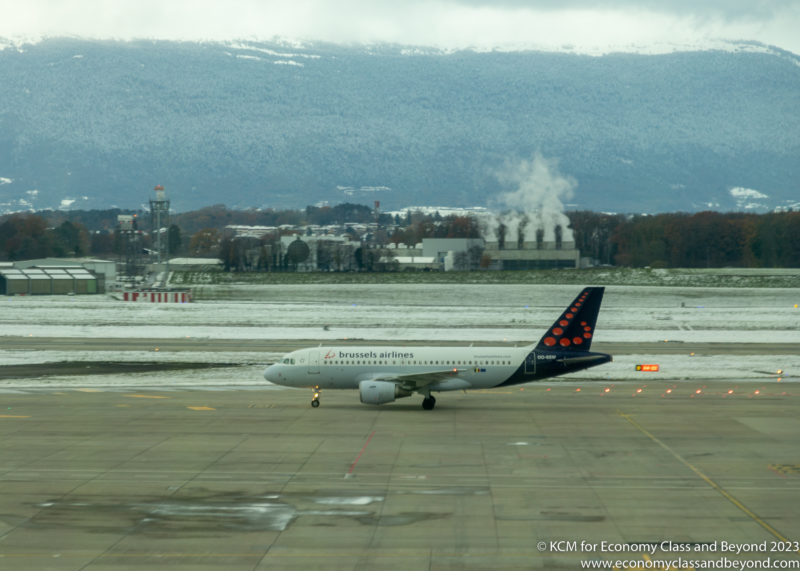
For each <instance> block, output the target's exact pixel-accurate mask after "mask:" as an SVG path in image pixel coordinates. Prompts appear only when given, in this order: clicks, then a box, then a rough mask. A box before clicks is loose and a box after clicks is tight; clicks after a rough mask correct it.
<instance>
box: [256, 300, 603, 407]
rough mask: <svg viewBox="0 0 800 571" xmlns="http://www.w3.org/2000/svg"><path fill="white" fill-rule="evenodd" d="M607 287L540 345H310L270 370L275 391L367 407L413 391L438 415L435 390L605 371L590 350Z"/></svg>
mask: <svg viewBox="0 0 800 571" xmlns="http://www.w3.org/2000/svg"><path fill="white" fill-rule="evenodd" d="M604 291H605V288H603V287H586V288H584V289H583V291H581V293H580V294H579V295H578V296H577V297H576V298H575V300H574V301H573V302H572V303H571V304H569V306H567V308H566V309H565V310H564V311H563V312H562V313H561V315H560V316H559V318H558V319H556V320H555V322H553V324H552V325H551V326H550V327H549V328H548V329H547V332H546V333H545V334H544V335H543V336H542V338H541V339H540V340H539V342H538V343H536V344H532V345H526V346H523V347H502V346H500V347H396V346H395V347H386V346H372V347H370V346H338V347H324V346H322V345H320V346H319V347H311V348H306V349H299V350H297V351H293V352H291V353H288V354H287V355H285V356H284V357H283V359H281V360H280V361H278V362H277V363H275V364H273V365H270V366H269V367H267V368H266V370H265V371H264V378H265V379H266V380H267V381H269V382H271V383H273V384H276V385H283V386H287V387H305V388H310V389H312V390H313V397H312V400H311V406H312V407H314V408H316V407H318V406H319V395H320V391H321V390H322V389H358V391H359V395H360V398H361V402H362V403H364V404H386V403H390V402H394V401H395V400H396V399H398V398H403V397H408V396H410V395H411V394H412V393H420V394H422V396H423V399H422V408H423V409H425V410H433V407H434V406H435V404H436V399H435V398H434V396H433V395H432V394H431V393H433V392H444V391H457V390H467V389H488V388H494V387H506V386H510V385H518V384H523V383H530V382H533V381H539V380H541V379H546V378H548V377H555V376H557V375H563V374H565V373H572V372H575V371H580V370H582V369H587V368H589V367H594V366H596V365H602V364H603V363H608V362H610V361H611V360H612V357H611V355H607V354H605V353H592V352H590V349H591V346H592V338H593V336H594V330H595V323H596V322H597V314H598V312H599V311H600V303H601V302H602V301H603V293H604Z"/></svg>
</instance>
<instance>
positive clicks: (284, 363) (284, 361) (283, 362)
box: [281, 357, 294, 365]
mask: <svg viewBox="0 0 800 571" xmlns="http://www.w3.org/2000/svg"><path fill="white" fill-rule="evenodd" d="M281 363H282V364H283V365H294V359H289V358H288V357H287V358H286V359H284V360H283V361H281Z"/></svg>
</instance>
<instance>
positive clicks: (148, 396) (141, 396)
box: [124, 395, 169, 399]
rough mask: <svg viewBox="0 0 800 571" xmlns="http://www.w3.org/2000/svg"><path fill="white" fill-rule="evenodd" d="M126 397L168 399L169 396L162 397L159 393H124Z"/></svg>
mask: <svg viewBox="0 0 800 571" xmlns="http://www.w3.org/2000/svg"><path fill="white" fill-rule="evenodd" d="M124 396H126V397H128V398H132V399H168V398H169V397H164V396H160V395H124Z"/></svg>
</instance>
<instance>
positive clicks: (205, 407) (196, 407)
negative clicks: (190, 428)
mask: <svg viewBox="0 0 800 571" xmlns="http://www.w3.org/2000/svg"><path fill="white" fill-rule="evenodd" d="M186 408H188V409H190V410H217V409H215V408H211V407H210V406H187V407H186Z"/></svg>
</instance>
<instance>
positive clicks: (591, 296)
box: [536, 287, 605, 352]
mask: <svg viewBox="0 0 800 571" xmlns="http://www.w3.org/2000/svg"><path fill="white" fill-rule="evenodd" d="M604 292H605V288H604V287H587V288H584V289H583V291H582V292H581V293H580V295H578V297H576V298H575V300H574V301H573V302H572V303H571V304H570V305H569V306H568V307H567V309H565V310H564V312H563V313H562V314H561V316H560V317H559V318H558V319H556V320H555V322H554V323H553V324H552V325H551V326H550V328H549V329H548V330H547V333H545V334H544V336H543V337H542V338H541V339H540V340H539V344H538V345H536V350H537V351H548V350H553V349H557V350H560V351H581V352H583V351H589V350H590V348H591V346H592V337H594V327H595V323H596V322H597V314H598V312H599V311H600V303H601V302H602V301H603V293H604Z"/></svg>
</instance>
